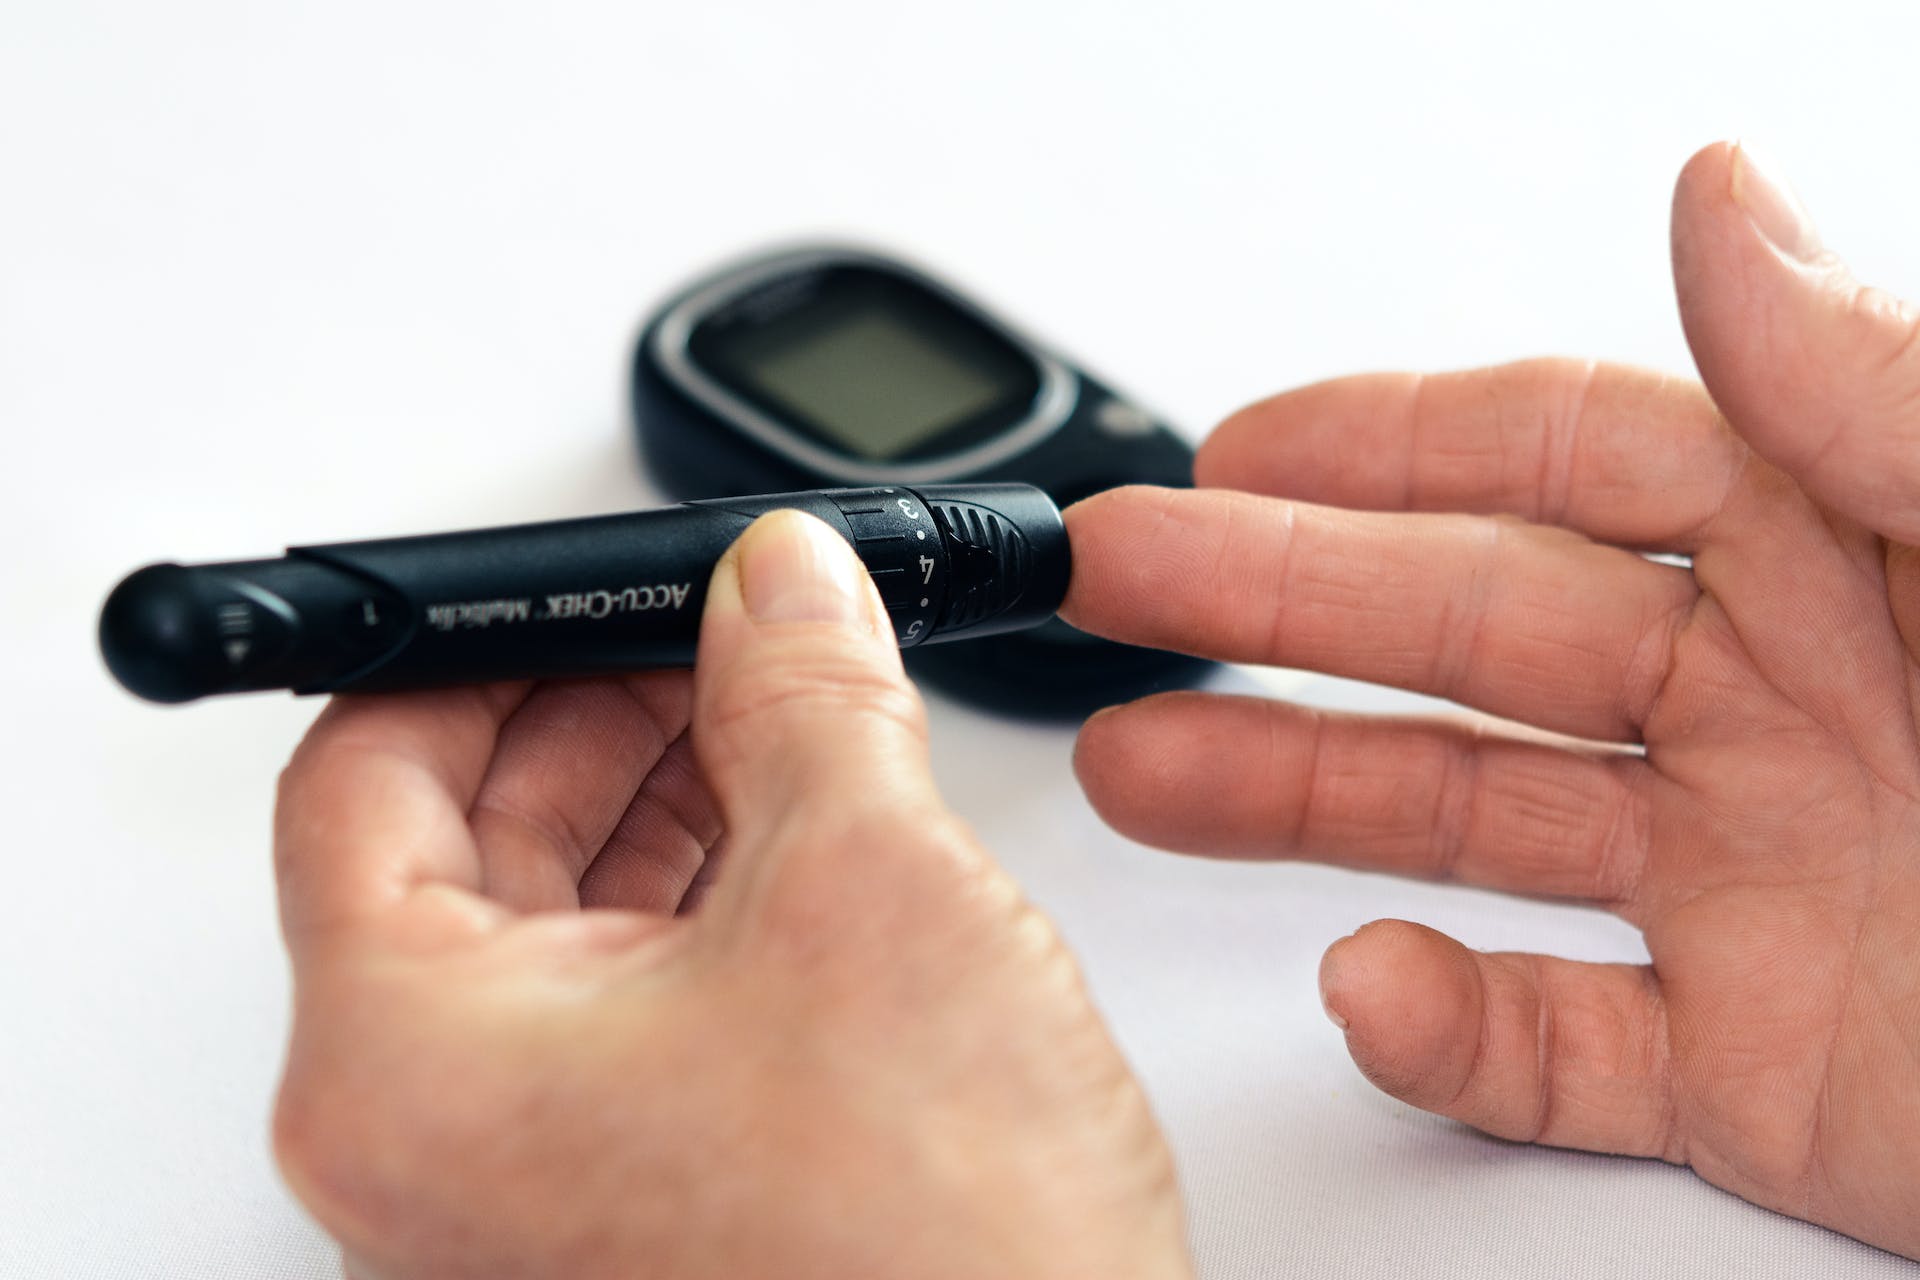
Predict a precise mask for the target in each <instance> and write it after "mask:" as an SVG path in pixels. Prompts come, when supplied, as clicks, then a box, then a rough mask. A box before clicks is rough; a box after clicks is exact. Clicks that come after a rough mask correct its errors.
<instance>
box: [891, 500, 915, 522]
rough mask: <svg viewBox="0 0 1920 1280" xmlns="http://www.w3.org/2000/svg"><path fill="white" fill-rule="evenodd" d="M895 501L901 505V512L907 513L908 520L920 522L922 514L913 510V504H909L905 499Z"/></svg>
mask: <svg viewBox="0 0 1920 1280" xmlns="http://www.w3.org/2000/svg"><path fill="white" fill-rule="evenodd" d="M894 501H895V502H897V503H899V504H900V510H902V511H904V512H905V513H906V516H907V519H909V520H918V519H919V518H920V513H919V512H918V511H915V510H914V509H913V504H912V503H911V502H908V501H907V500H906V499H905V498H895V499H894Z"/></svg>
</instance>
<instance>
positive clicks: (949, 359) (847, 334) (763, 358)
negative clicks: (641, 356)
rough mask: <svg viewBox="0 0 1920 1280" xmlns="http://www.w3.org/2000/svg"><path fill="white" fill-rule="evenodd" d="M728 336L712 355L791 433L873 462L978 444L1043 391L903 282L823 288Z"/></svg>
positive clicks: (1028, 367)
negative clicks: (797, 429)
mask: <svg viewBox="0 0 1920 1280" xmlns="http://www.w3.org/2000/svg"><path fill="white" fill-rule="evenodd" d="M727 327H728V329H729V330H730V331H729V332H727V333H726V334H725V335H724V336H723V337H719V338H718V339H717V341H715V342H713V343H712V344H710V346H709V351H708V355H709V358H710V359H713V360H715V361H716V363H718V364H719V365H720V366H721V368H722V369H723V370H724V372H725V373H726V374H727V375H728V380H729V381H732V382H734V383H735V384H736V386H737V387H738V388H739V389H741V390H744V391H746V392H748V393H749V395H750V398H751V399H753V400H754V401H756V402H758V403H759V404H760V405H762V406H763V407H765V408H767V409H769V410H771V411H773V412H774V413H775V415H776V416H777V417H778V418H780V420H781V421H782V422H783V424H785V425H798V426H801V427H802V428H804V429H807V430H809V432H810V433H811V434H813V435H816V436H818V437H821V438H823V439H824V441H825V442H826V443H827V444H830V445H833V446H835V447H837V448H839V449H841V450H844V451H846V452H849V453H852V454H854V455H856V456H858V457H861V458H866V459H871V460H875V461H891V460H895V459H899V458H905V457H910V456H913V455H915V454H916V453H918V454H921V455H922V456H924V455H925V454H927V453H930V452H943V451H946V449H947V448H949V447H965V446H966V445H968V444H972V443H975V442H976V441H977V439H979V438H981V437H983V436H985V435H988V434H991V431H992V429H993V428H994V427H996V426H997V427H1002V428H1004V427H1005V426H1006V425H1010V423H1011V422H1012V421H1016V420H1017V419H1018V418H1019V417H1021V416H1024V415H1025V413H1026V412H1027V411H1028V409H1029V408H1030V406H1031V404H1032V401H1033V397H1034V395H1035V394H1036V392H1037V390H1038V380H1037V375H1036V374H1035V372H1034V370H1033V365H1032V362H1031V361H1029V360H1027V359H1025V358H1024V357H1022V356H1021V354H1020V353H1019V352H1018V351H1017V349H1015V348H1013V347H1011V346H1010V344H1008V343H1006V342H1005V341H1004V340H1002V339H999V338H998V337H997V335H995V334H993V333H991V332H988V331H986V330H985V329H984V327H983V326H981V325H980V324H979V322H977V321H975V320H973V319H971V318H970V317H968V316H966V315H964V314H961V313H960V312H958V311H957V310H956V309H954V308H952V307H950V306H948V305H946V304H945V303H943V302H942V301H941V300H940V299H938V298H937V297H934V296H933V295H931V294H928V293H926V292H925V291H924V290H913V289H910V288H909V287H908V286H906V285H904V284H903V283H900V282H897V281H891V280H878V281H876V280H874V279H871V278H869V279H864V280H863V279H855V280H852V281H845V282H842V283H840V284H839V285H838V286H836V287H831V288H829V287H822V288H820V289H819V290H817V291H816V292H815V293H814V294H812V295H810V296H809V297H808V298H807V299H806V300H805V302H804V303H803V304H801V305H796V306H793V307H791V308H790V309H788V310H786V311H785V312H784V313H782V314H779V315H777V316H773V317H770V318H766V319H765V320H764V321H762V322H741V321H736V322H735V323H733V324H731V325H729V326H727ZM930 445H938V446H939V447H937V448H932V449H929V448H927V446H930Z"/></svg>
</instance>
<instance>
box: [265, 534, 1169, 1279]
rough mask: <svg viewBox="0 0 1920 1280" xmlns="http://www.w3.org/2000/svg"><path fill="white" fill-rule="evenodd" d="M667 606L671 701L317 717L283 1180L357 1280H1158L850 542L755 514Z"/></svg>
mask: <svg viewBox="0 0 1920 1280" xmlns="http://www.w3.org/2000/svg"><path fill="white" fill-rule="evenodd" d="M703 585H704V584H703ZM703 597H704V600H705V611H706V612H705V618H704V620H703V623H702V626H701V628H700V640H699V644H700V652H699V662H698V664H697V666H696V668H695V670H694V671H693V672H691V673H689V672H685V671H657V672H650V673H646V674H642V675H636V676H628V677H624V678H618V679H615V678H609V679H603V680H586V681H567V682H563V683H555V684H545V685H533V686H531V687H529V686H528V685H526V684H513V685H498V684H496V685H489V686H466V687H461V688H456V689H446V690H435V691H430V692H422V693H414V694H407V695H401V696H393V697H383V698H354V697H348V698H342V699H338V700H336V701H335V702H333V704H332V705H331V706H329V707H328V708H327V710H326V711H325V712H323V713H322V715H321V717H320V719H319V721H318V723H316V724H315V726H314V728H313V730H312V732H311V733H310V734H309V735H308V738H307V740H306V742H305V743H303V744H302V746H301V748H300V750H299V752H298V754H297V755H296V757H295V759H294V761H293V763H292V765H291V766H290V767H289V768H288V770H287V773H286V775H285V779H284V783H283V786H282V789H281V803H280V808H279V813H278V816H277V823H276V841H277V851H276V853H277V856H276V866H277V868H278V871H279V876H280V891H281V902H282V920H283V923H284V927H285V930H286V935H287V942H288V946H289V949H290V951H291V954H292V959H293V965H294V973H295V982H294V991H295V1008H294V1029H293V1040H292V1046H291V1048H290V1050H289V1055H288V1063H287V1070H286V1076H285V1081H284V1084H283V1086H282V1089H281V1092H280V1097H279V1102H278V1105H277V1108H276V1115H275V1124H274V1133H275V1146H276V1150H277V1153H278V1156H279V1160H280V1163H281V1166H282V1168H283V1169H284V1171H285V1173H286V1176H287V1180H288V1182H289V1184H290V1185H291V1186H292V1188H293V1189H294V1191H295V1193H296V1194H297V1195H298V1196H299V1197H300V1199H301V1200H302V1201H304V1202H305V1204H306V1205H307V1207H308V1208H309V1209H310V1210H311V1211H312V1213H313V1214H314V1216H315V1217H316V1218H317V1219H318V1221H319V1222H320V1223H321V1224H322V1225H323V1226H324V1227H325V1228H326V1229H327V1230H328V1231H330V1232H331V1233H333V1234H334V1235H335V1236H336V1237H337V1238H338V1239H339V1240H340V1241H341V1243H342V1244H343V1246H344V1247H345V1248H346V1250H347V1252H348V1254H349V1255H350V1256H351V1257H352V1258H353V1259H354V1260H355V1263H356V1266H355V1268H354V1270H355V1272H356V1273H364V1274H367V1275H378V1276H382V1277H387V1278H389V1280H409V1278H410V1277H415V1276H443V1275H447V1274H452V1273H459V1274H474V1275H479V1274H489V1275H499V1274H515V1275H538V1276H566V1277H570V1278H574V1280H598V1278H601V1277H628V1276H632V1275H635V1274H638V1273H642V1272H644V1273H645V1274H647V1275H649V1276H654V1277H658V1278H659V1280H675V1277H682V1276H685V1277H692V1276H701V1277H711V1276H773V1275H779V1276H874V1275H897V1276H913V1277H916V1280H962V1278H965V1280H971V1278H972V1277H976V1276H980V1275H993V1276H996V1277H1008V1278H1010V1280H1027V1278H1033V1280H1038V1278H1039V1277H1048V1278H1049V1280H1050V1278H1052V1277H1058V1276H1063V1275H1065V1276H1100V1277H1105V1278H1112V1280H1181V1278H1182V1277H1186V1276H1187V1275H1188V1274H1189V1268H1188V1264H1187V1261H1186V1257H1185V1248H1184V1242H1183V1231H1182V1227H1181V1221H1180V1208H1179V1203H1178V1200H1177V1196H1176V1192H1175V1188H1174V1184H1173V1178H1172V1167H1171V1163H1170V1161H1169V1158H1168V1155H1167V1151H1166V1148H1165V1146H1164V1144H1163V1143H1162V1141H1161V1138H1160V1135H1159V1132H1158V1130H1157V1128H1156V1126H1155V1124H1154V1121H1153V1118H1152V1115H1151V1114H1150V1112H1149V1110H1148V1108H1147V1105H1146V1102H1145V1099H1144V1098H1142V1097H1141V1095H1140V1092H1139V1088H1138V1086H1137V1085H1136V1084H1135V1083H1134V1081H1133V1079H1132V1077H1131V1076H1130V1075H1129V1073H1128V1071H1127V1067H1126V1064H1125V1062H1124V1061H1123V1060H1122V1058H1121V1057H1120V1055H1119V1053H1118V1052H1117V1051H1116V1050H1115V1048H1114V1046H1113V1044H1112V1042H1111V1041H1110V1039H1109V1038H1108V1035H1107V1032H1106V1030H1105V1028H1104V1027H1103V1026H1102V1025H1101V1021H1100V1018H1099V1016H1098V1014H1097V1013H1096V1012H1095V1010H1094V1009H1093V1006H1092V1004H1091V1003H1090V1001H1089V1000H1088V998H1087V995H1086V992H1085V990H1084V988H1083V987H1082V984H1081V982H1080V979H1079V976H1078V974H1077V973H1076V972H1075V968H1074V964H1073V961H1072V959H1071V958H1070V956H1068V954H1067V953H1066V951H1065V950H1064V949H1063V947H1062V945H1061V943H1060V941H1059V939H1058V937H1057V936H1056V935H1055V934H1054V932H1053V930H1052V927H1051V925H1050V924H1049V923H1048V922H1047V921H1046V920H1045V919H1044V918H1043V917H1041V916H1040V915H1039V914H1038V912H1037V911H1036V910H1035V909H1034V908H1033V907H1032V906H1030V905H1029V904H1027V903H1026V902H1025V901H1023V899H1022V897H1021V894H1020V891H1019V889H1018V887H1017V886H1015V885H1014V884H1012V883H1011V882H1010V881H1009V880H1008V878H1007V877H1006V875H1005V874H1004V873H1003V872H1002V871H1001V870H1000V868H999V867H998V866H997V865H996V864H995V863H994V861H993V859H992V858H991V856H990V855H989V854H988V853H987V852H986V851H985V850H984V849H982V848H981V847H980V846H979V845H978V844H977V843H976V842H975V841H974V840H973V838H972V837H971V836H970V835H969V834H968V833H967V832H966V830H965V829H964V828H963V827H962V826H961V824H960V823H959V822H958V821H956V820H955V818H954V817H953V815H952V814H951V813H950V812H948V810H947V809H946V807H945V806H944V804H943V803H942V802H941V799H940V797H939V795H938V794H937V793H936V791H935V789H934V785H933V781H932V778H931V776H930V774H929V772H928V766H927V753H926V741H925V727H924V720H923V713H922V710H921V707H920V702H919V699H918V697H917V695H916V694H915V692H914V690H913V687H912V686H911V685H910V684H909V683H908V682H907V681H906V680H905V678H904V676H903V674H902V671H901V666H900V656H899V653H898V651H897V649H896V648H895V645H894V643H893V641H892V639H891V638H890V636H889V635H888V627H889V622H888V619H887V617H886V616H885V614H884V611H883V610H882V607H881V602H880V600H879V598H878V595H877V593H876V592H875V591H874V589H873V588H872V587H870V586H869V585H867V579H866V576H865V575H864V574H863V573H862V567H861V565H860V564H859V562H858V561H857V560H856V559H855V557H854V556H853V555H852V554H850V553H849V551H848V549H847V544H846V543H845V541H844V540H843V539H841V538H838V537H835V536H834V535H833V534H832V533H830V532H829V531H828V529H827V528H826V527H825V526H823V525H821V524H819V523H817V522H815V521H813V520H811V519H809V518H807V517H805V516H801V515H796V514H793V513H790V512H789V513H781V514H778V515H773V516H769V517H766V518H765V519H763V520H761V521H759V522H758V523H756V524H755V525H754V526H753V527H752V528H751V529H749V530H748V532H747V533H746V535H745V536H744V537H743V538H742V539H741V540H740V542H739V545H738V548H737V550H735V551H732V552H729V553H728V554H727V555H726V556H725V557H724V558H723V559H722V561H721V564H720V566H719V568H718V570H717V571H716V572H715V573H714V575H713V579H712V585H711V588H710V590H706V591H704V592H703ZM723 850H724V866H723V867H721V869H720V872H719V874H718V876H717V878H716V877H715V875H714V869H715V866H716V864H718V863H720V862H721V861H722V860H723V859H722V851H723Z"/></svg>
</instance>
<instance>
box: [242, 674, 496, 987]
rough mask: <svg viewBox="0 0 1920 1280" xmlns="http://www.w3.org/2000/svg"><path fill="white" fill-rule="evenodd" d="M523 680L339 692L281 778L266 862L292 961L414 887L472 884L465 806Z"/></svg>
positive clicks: (474, 854) (475, 860)
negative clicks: (270, 863) (270, 859)
mask: <svg viewBox="0 0 1920 1280" xmlns="http://www.w3.org/2000/svg"><path fill="white" fill-rule="evenodd" d="M527 689H528V686H527V685H525V684H498V685H483V686H467V687H463V688H457V689H436V690H431V691H429V692H424V693H406V694H381V695H372V696H344V697H339V698H336V699H334V701H333V702H332V703H331V704H330V705H329V706H328V707H327V709H326V710H325V711H323V712H321V713H320V717H319V719H317V720H316V721H314V724H313V727H312V728H311V729H309V730H308V731H307V736H306V738H305V739H304V740H303V741H302V742H301V744H300V746H299V748H298V749H297V750H296V751H295V752H294V755H293V759H292V761H291V762H289V763H288V765H287V767H286V769H285V771H284V772H282V774H281V775H280V793H279V801H278V804H277V805H276V807H275V811H274V866H275V871H276V874H277V876H278V879H279V884H280V923H281V928H282V930H283V931H284V932H285V933H286V937H287V945H288V948H289V949H290V950H292V951H293V952H294V953H295V954H296V956H297V955H298V954H299V952H300V951H301V949H302V948H303V946H304V945H305V944H306V943H307V942H308V941H310V940H311V939H312V938H313V937H314V936H316V935H318V934H322V933H326V932H330V931H333V930H337V929H339V928H341V927H343V926H350V925H352V924H354V923H356V922H359V921H363V920H365V919H367V918H369V917H371V916H373V915H375V914H377V913H378V912H380V911H381V910H382V909H383V908H386V907H390V906H392V905H394V904H395V903H397V902H399V901H400V900H401V899H403V898H405V897H406V896H407V895H408V894H409V893H410V892H412V891H413V890H414V889H416V888H418V887H419V886H421V885H423V884H428V883H443V884H450V885H455V886H458V887H460V888H463V889H467V890H477V889H478V888H479V883H480V854H479V849H478V846H477V845H476V844H475V842H474V839H473V834H472V831H471V829H470V828H469V826H468V824H467V810H468V808H469V807H470V806H471V805H472V804H473V800H474V796H475V795H476V794H477V793H478V791H479V788H480V782H481V779H482V778H483V777H484V776H485V775H486V770H487V763H488V762H489V761H490V760H491V759H492V758H493V752H494V745H495V743H496V741H497V739H498V737H499V734H500V726H501V724H502V723H504V722H505V720H506V719H507V717H508V716H510V715H512V714H513V711H514V709H515V708H516V707H518V706H519V705H520V703H521V702H522V700H524V699H525V697H526V695H527Z"/></svg>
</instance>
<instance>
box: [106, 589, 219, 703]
mask: <svg viewBox="0 0 1920 1280" xmlns="http://www.w3.org/2000/svg"><path fill="white" fill-rule="evenodd" d="M194 587H195V578H194V574H193V572H192V571H191V570H189V569H187V568H185V567H183V566H181V565H177V564H150V565H148V566H147V567H146V568H144V569H136V570H135V571H134V572H132V573H130V574H128V575H127V577H126V578H125V579H123V580H122V581H121V583H120V585H119V586H117V587H115V588H114V589H113V593H112V594H111V595H109V596H108V597H107V602H106V604H105V605H103V606H102V607H101V609H100V656H101V657H102V658H104V659H105V660H106V663H107V670H108V671H111V672H112V673H113V678H114V679H115V680H118V681H119V682H120V684H121V686H122V687H124V688H125V689H126V690H127V691H128V692H129V693H132V694H136V695H138V696H139V697H142V698H145V699H146V700H147V701H149V702H191V701H192V700H193V699H195V698H199V697H204V696H205V695H207V694H209V693H213V692H216V691H217V690H219V689H220V688H221V687H223V685H224V683H225V679H226V672H225V670H224V668H223V666H222V664H221V659H220V637H219V636H218V635H216V634H215V630H214V624H213V623H212V621H211V620H210V619H209V617H208V615H207V611H206V610H205V609H203V608H201V607H199V602H198V599H197V595H198V593H197V592H196V591H195V589H194Z"/></svg>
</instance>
